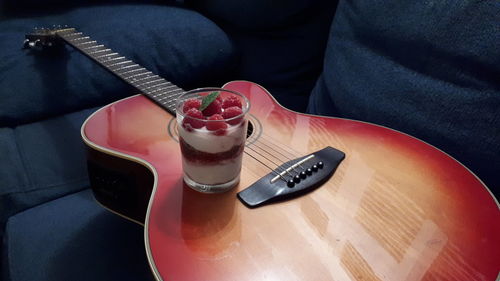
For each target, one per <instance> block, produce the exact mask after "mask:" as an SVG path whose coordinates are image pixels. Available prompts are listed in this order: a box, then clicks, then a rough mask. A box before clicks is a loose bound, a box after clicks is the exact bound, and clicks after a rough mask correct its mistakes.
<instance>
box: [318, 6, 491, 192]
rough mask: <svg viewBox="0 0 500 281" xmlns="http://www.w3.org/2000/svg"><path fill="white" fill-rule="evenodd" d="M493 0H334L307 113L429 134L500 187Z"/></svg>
mask: <svg viewBox="0 0 500 281" xmlns="http://www.w3.org/2000/svg"><path fill="white" fill-rule="evenodd" d="M499 14H500V2H498V1H494V0H491V1H375V2H374V1H364V0H362V1H340V2H339V6H338V8H337V12H336V15H335V18H334V22H333V25H332V28H331V33H330V38H329V42H328V47H327V51H326V56H325V61H324V72H323V74H322V75H321V77H320V79H319V80H318V82H317V84H316V86H315V89H314V90H313V92H312V95H311V98H310V103H309V109H308V110H309V112H311V113H313V114H322V115H333V116H340V117H346V118H352V119H357V120H363V121H369V122H373V123H376V124H380V125H384V126H388V127H391V128H393V129H396V130H400V131H402V132H405V133H408V134H411V135H413V136H415V137H417V138H420V139H422V140H424V141H427V142H429V143H431V144H432V145H435V146H437V147H438V148H440V149H442V150H444V151H445V152H447V153H448V154H450V155H451V156H453V157H455V158H456V159H457V160H459V161H460V162H461V163H463V164H465V165H466V166H467V167H468V168H470V169H471V170H472V171H473V172H474V173H476V175H478V176H479V178H480V179H482V180H483V181H484V182H485V183H486V185H487V186H488V187H489V188H490V189H493V190H494V192H496V194H497V196H498V194H499V192H500V177H499V176H498V175H499V174H500V157H499V156H500V129H499V128H500V127H499V124H500V49H499V48H498V46H499V45H500V37H499V36H498V34H499V29H498V27H499V25H498V24H499V18H498V15H499Z"/></svg>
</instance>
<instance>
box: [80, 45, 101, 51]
mask: <svg viewBox="0 0 500 281" xmlns="http://www.w3.org/2000/svg"><path fill="white" fill-rule="evenodd" d="M103 47H104V45H95V46H90V47H85V48H82V50H83V51H88V50H91V49H95V48H103ZM104 48H105V47H104Z"/></svg>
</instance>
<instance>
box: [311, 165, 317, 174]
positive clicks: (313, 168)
mask: <svg viewBox="0 0 500 281" xmlns="http://www.w3.org/2000/svg"><path fill="white" fill-rule="evenodd" d="M311 168H312V170H313V172H317V171H318V165H316V164H314V165H312V167H311Z"/></svg>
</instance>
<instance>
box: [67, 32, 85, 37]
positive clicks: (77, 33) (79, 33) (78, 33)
mask: <svg viewBox="0 0 500 281" xmlns="http://www.w3.org/2000/svg"><path fill="white" fill-rule="evenodd" d="M75 35H77V36H79V35H83V33H82V32H74V33H71V34H64V36H67V37H68V36H75Z"/></svg>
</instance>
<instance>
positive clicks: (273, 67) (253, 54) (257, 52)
mask: <svg viewBox="0 0 500 281" xmlns="http://www.w3.org/2000/svg"><path fill="white" fill-rule="evenodd" d="M191 2H194V3H193V5H194V7H195V8H196V9H199V10H200V11H202V12H203V13H204V14H206V15H207V16H208V17H210V18H211V19H212V20H214V21H216V22H217V23H218V24H220V25H221V27H222V28H223V29H224V30H225V31H226V32H227V33H228V34H229V35H230V36H231V38H232V39H233V41H234V45H235V46H236V50H237V52H238V54H239V56H238V58H239V66H238V68H237V69H236V71H234V72H233V79H243V80H249V81H252V82H255V83H258V84H260V85H262V86H264V87H265V88H266V89H267V90H269V92H270V93H271V94H272V95H273V96H274V97H275V98H276V99H277V100H278V102H279V103H280V104H282V105H283V106H285V107H286V108H289V109H292V110H295V111H300V112H305V111H306V107H307V101H308V99H309V94H310V92H311V90H312V88H313V87H314V84H315V82H316V80H317V78H318V76H319V75H320V73H321V70H322V65H323V55H324V50H325V46H326V42H327V39H328V30H329V28H330V25H331V20H332V17H333V15H334V13H335V8H336V5H337V1H325V0H314V1H304V0H293V1H223V0H220V1H219V0H217V1H204V0H194V1H191Z"/></svg>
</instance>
